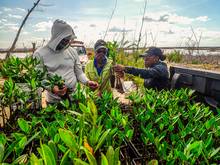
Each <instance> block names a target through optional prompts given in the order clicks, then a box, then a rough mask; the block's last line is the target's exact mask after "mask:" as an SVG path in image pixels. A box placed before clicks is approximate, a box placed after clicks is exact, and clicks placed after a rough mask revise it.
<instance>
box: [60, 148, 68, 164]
mask: <svg viewBox="0 0 220 165" xmlns="http://www.w3.org/2000/svg"><path fill="white" fill-rule="evenodd" d="M69 152H70V149H69V150H67V151H66V152H65V154H64V155H63V157H62V159H61V162H60V165H66V164H68V160H69V157H68V155H69Z"/></svg>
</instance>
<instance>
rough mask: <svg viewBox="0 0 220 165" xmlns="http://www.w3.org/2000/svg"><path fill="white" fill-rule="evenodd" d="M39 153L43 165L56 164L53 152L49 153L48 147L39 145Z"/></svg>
mask: <svg viewBox="0 0 220 165" xmlns="http://www.w3.org/2000/svg"><path fill="white" fill-rule="evenodd" d="M41 151H42V155H41V156H42V159H43V161H44V163H45V165H53V164H56V160H55V157H54V155H53V152H52V151H51V149H50V147H48V146H47V145H46V144H43V145H41Z"/></svg>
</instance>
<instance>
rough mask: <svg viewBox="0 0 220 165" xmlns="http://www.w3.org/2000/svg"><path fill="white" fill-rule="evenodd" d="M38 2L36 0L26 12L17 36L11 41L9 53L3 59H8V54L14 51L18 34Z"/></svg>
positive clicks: (38, 0)
mask: <svg viewBox="0 0 220 165" xmlns="http://www.w3.org/2000/svg"><path fill="white" fill-rule="evenodd" d="M39 2H40V0H37V2H35V3H34V6H33V7H32V8H31V9H30V10H28V13H27V15H26V16H25V18H24V20H23V21H22V23H21V26H20V27H19V29H18V32H17V34H16V37H15V39H14V41H13V44H12V46H11V48H10V49H9V51H8V52H7V54H6V57H5V58H6V59H7V58H9V56H10V53H11V52H12V51H13V50H14V49H15V45H16V42H17V40H18V37H19V35H20V33H21V29H22V28H23V26H24V25H25V23H26V21H27V19H28V17H29V15H30V14H31V12H32V11H33V10H34V8H35V7H36V6H37V5H38V4H39Z"/></svg>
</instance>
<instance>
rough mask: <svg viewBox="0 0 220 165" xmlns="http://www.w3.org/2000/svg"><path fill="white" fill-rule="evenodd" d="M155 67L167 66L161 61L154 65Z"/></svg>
mask: <svg viewBox="0 0 220 165" xmlns="http://www.w3.org/2000/svg"><path fill="white" fill-rule="evenodd" d="M155 66H156V67H158V66H160V67H167V64H166V63H165V62H163V61H159V62H158V63H157V64H156V65H155Z"/></svg>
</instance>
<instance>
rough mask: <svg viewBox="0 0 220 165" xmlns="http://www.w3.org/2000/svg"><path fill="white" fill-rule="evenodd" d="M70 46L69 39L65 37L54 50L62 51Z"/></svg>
mask: <svg viewBox="0 0 220 165" xmlns="http://www.w3.org/2000/svg"><path fill="white" fill-rule="evenodd" d="M69 45H70V37H66V38H64V39H62V40H61V41H60V43H59V44H58V45H57V47H56V50H58V51H60V50H64V49H67V48H68V47H69Z"/></svg>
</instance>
